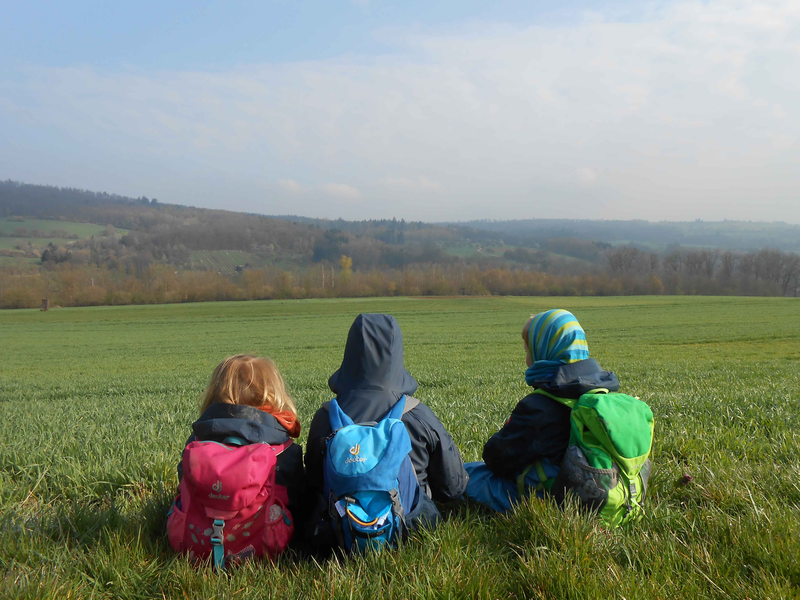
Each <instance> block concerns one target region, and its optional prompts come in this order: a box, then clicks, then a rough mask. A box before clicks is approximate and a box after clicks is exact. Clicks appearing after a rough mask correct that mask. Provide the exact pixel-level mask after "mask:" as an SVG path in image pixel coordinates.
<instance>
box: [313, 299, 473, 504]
mask: <svg viewBox="0 0 800 600" xmlns="http://www.w3.org/2000/svg"><path fill="white" fill-rule="evenodd" d="M328 386H329V387H330V389H331V390H332V391H333V393H334V394H336V399H337V402H338V404H339V406H340V407H341V409H342V410H343V411H344V412H345V413H346V414H347V415H348V416H349V417H350V418H351V419H353V421H355V422H356V423H364V422H368V421H380V420H381V419H382V418H383V417H384V416H385V415H386V413H388V412H389V409H390V408H391V407H392V406H394V405H395V403H396V402H397V401H398V400H399V399H400V398H401V397H402V396H403V395H407V396H411V395H412V394H413V393H414V392H415V391H417V382H416V380H415V379H414V378H413V377H412V376H411V374H410V373H409V372H408V371H406V369H405V367H404V366H403V336H402V334H401V333H400V326H399V325H398V324H397V321H396V320H395V318H394V317H392V316H391V315H382V314H362V315H359V316H358V317H357V318H356V320H355V322H354V323H353V325H352V326H351V327H350V332H349V333H348V335H347V344H346V345H345V350H344V358H343V359H342V365H341V367H340V368H339V369H338V370H337V371H336V372H335V373H334V374H333V375H331V377H330V379H329V380H328ZM403 423H404V424H405V426H406V429H407V430H408V434H409V437H410V438H411V445H412V450H411V455H410V456H411V462H412V464H413V465H414V470H415V471H416V473H417V479H418V480H419V484H420V487H421V488H422V489H423V490H424V491H425V492H426V493H427V494H428V495H429V496H430V497H432V498H433V499H434V500H439V501H442V502H446V501H450V500H455V499H458V498H459V497H460V496H461V494H463V493H464V490H465V489H466V487H467V473H466V471H465V470H464V465H463V463H462V461H461V454H460V453H459V451H458V448H457V447H456V445H455V443H454V442H453V439H452V438H451V437H450V434H449V433H447V430H446V429H445V428H444V425H442V423H441V422H440V421H439V419H438V418H437V417H436V415H435V414H433V411H432V410H431V409H430V408H428V407H427V406H425V405H424V404H422V403H420V404H418V405H417V406H415V407H414V408H413V409H412V410H411V411H409V412H408V413H406V414H404V415H403ZM330 434H331V426H330V421H329V419H328V412H327V411H326V410H325V409H324V408H321V409H319V410H318V411H317V413H316V414H315V415H314V419H313V420H312V421H311V426H310V427H309V431H308V444H307V445H306V474H307V478H308V486H309V488H310V490H314V491H318V492H320V493H321V492H322V487H323V483H322V479H323V476H322V468H323V462H324V457H325V449H326V447H325V438H327V437H328V436H329V435H330Z"/></svg>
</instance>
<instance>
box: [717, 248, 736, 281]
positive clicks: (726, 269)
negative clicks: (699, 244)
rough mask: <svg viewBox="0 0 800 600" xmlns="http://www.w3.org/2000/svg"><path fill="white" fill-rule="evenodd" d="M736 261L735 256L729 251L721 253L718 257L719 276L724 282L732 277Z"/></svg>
mask: <svg viewBox="0 0 800 600" xmlns="http://www.w3.org/2000/svg"><path fill="white" fill-rule="evenodd" d="M736 261H737V257H736V255H735V254H734V253H733V252H731V251H730V250H728V251H727V252H725V253H723V254H722V256H721V257H720V274H721V275H722V278H723V279H725V280H726V281H727V280H730V278H731V277H733V270H734V269H735V268H736Z"/></svg>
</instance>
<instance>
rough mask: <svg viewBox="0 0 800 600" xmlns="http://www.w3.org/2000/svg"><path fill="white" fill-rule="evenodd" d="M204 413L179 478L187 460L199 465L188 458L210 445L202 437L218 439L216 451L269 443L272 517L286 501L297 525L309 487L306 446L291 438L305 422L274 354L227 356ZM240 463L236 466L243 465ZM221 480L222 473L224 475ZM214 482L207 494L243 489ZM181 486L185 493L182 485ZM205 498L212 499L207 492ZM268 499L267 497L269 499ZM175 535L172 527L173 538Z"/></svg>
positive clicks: (289, 518)
mask: <svg viewBox="0 0 800 600" xmlns="http://www.w3.org/2000/svg"><path fill="white" fill-rule="evenodd" d="M200 413H201V414H200V418H199V419H198V420H197V421H195V422H194V423H193V424H192V432H193V433H192V435H191V436H190V437H189V439H188V440H187V442H186V448H185V449H184V460H182V461H181V463H179V464H178V480H179V482H181V481H182V480H183V477H184V468H185V465H186V464H189V465H194V463H192V462H189V463H187V454H188V452H189V451H190V449H192V448H198V447H201V446H202V447H203V449H204V450H205V449H206V446H205V445H201V446H198V444H197V442H218V444H217V445H216V446H215V445H213V444H212V445H211V446H208V448H211V450H217V449H218V448H219V447H220V446H221V445H224V447H223V450H225V449H227V450H230V449H236V448H241V447H248V448H249V449H250V450H251V451H256V450H258V451H263V448H264V447H263V446H261V444H266V445H268V447H269V448H271V449H272V450H273V451H274V452H273V456H274V459H273V458H271V457H269V458H268V461H274V462H271V463H270V464H272V465H273V466H272V468H271V469H270V470H272V471H274V473H275V486H274V489H273V490H272V494H273V496H274V498H275V499H277V501H278V502H276V503H275V504H272V505H271V506H270V507H269V508H270V509H271V512H272V514H271V515H270V517H271V518H269V521H275V520H276V518H277V517H279V516H280V513H281V508H280V505H283V506H285V507H287V508H288V514H286V516H285V519H284V521H286V523H287V524H291V526H292V527H291V529H292V530H293V529H294V526H293V516H292V515H298V514H299V513H300V512H301V511H299V510H298V507H299V506H300V504H301V502H302V499H303V496H304V491H305V475H304V471H303V450H302V448H301V447H300V446H299V445H298V444H295V443H292V440H293V439H296V438H297V437H298V436H299V435H300V422H299V421H298V419H297V409H296V408H295V406H294V403H293V402H292V399H291V397H290V396H289V394H288V393H287V391H286V387H285V385H284V382H283V378H282V377H281V374H280V373H279V372H278V369H277V367H276V366H275V363H274V362H272V360H271V359H269V358H256V357H254V356H248V355H243V354H240V355H237V356H231V357H229V358H226V359H225V360H224V361H222V362H221V363H220V364H219V365H218V366H217V368H216V369H214V373H213V374H212V375H211V381H210V383H209V385H208V388H207V389H206V392H205V395H204V396H203V400H202V403H201V407H200ZM245 453H247V451H245ZM227 456H232V455H230V454H228V455H227ZM264 460H265V459H264V457H263V456H261V457H260V458H259V459H258V461H256V463H254V465H255V466H254V467H253V468H255V469H259V468H261V469H262V470H263V468H264V467H263V465H265V464H267V463H264ZM240 462H241V461H240ZM239 464H240V463H237V464H236V465H235V466H237V468H238V466H239ZM212 466H213V465H212ZM195 468H196V467H195ZM221 469H222V470H221V472H222V473H223V474H224V473H225V472H226V468H225V467H221ZM227 471H230V469H227ZM198 472H199V471H198ZM248 477H249V474H248ZM220 479H223V478H222V477H221V476H220ZM245 479H247V477H246V478H245ZM243 481H244V480H243ZM214 483H215V484H216V485H212V487H213V491H212V492H211V494H212V495H210V496H208V497H209V498H212V500H213V499H214V492H218V493H217V494H216V497H220V496H222V497H223V498H225V499H228V498H229V495H231V494H235V493H238V492H239V491H240V490H236V489H234V490H230V491H229V490H224V491H222V492H220V490H219V489H218V487H219V486H221V485H222V481H219V480H218V481H216V482H212V484H214ZM226 485H227V484H226ZM243 485H244V486H245V487H246V486H247V485H250V486H252V485H253V481H252V478H251V480H250V482H249V483H244V484H243ZM181 491H182V494H183V491H184V486H183V485H181ZM187 493H188V491H187ZM202 494H205V492H202ZM225 494H228V495H225ZM179 499H180V496H179ZM235 499H236V496H234V500H235ZM203 500H205V501H206V502H207V499H206V498H205V497H204V498H203ZM231 502H233V500H231ZM269 502H270V501H267V504H269ZM184 504H185V502H184ZM185 508H186V507H185V506H184V509H185ZM227 508H230V507H227ZM178 509H180V506H178ZM171 514H172V511H171ZM272 517H275V518H272ZM190 527H191V526H190ZM168 528H170V527H169V526H168ZM170 529H171V528H170ZM187 535H188V534H187ZM244 535H247V534H244ZM289 535H291V534H289ZM172 537H173V535H172V531H171V538H170V541H171V542H172ZM229 537H231V536H229ZM201 539H202V538H201ZM286 541H287V542H288V540H286ZM174 546H175V544H173V547H174ZM180 549H181V548H176V550H180Z"/></svg>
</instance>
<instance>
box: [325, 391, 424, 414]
mask: <svg viewBox="0 0 800 600" xmlns="http://www.w3.org/2000/svg"><path fill="white" fill-rule="evenodd" d="M403 398H405V399H406V402H405V405H404V407H403V414H404V415H407V414H408V413H410V412H411V411H412V410H414V409H415V408H417V406H419V404H420V402H419V399H418V398H414V396H406V395H405V394H403V397H402V398H400V400H402V399H403ZM334 400H335V398H334ZM334 400H328V401H327V402H323V403H322V408H323V409H324V410H326V411H327V412H328V414H330V412H331V402H333V401H334ZM398 402H399V401H398ZM337 406H338V404H337ZM395 406H397V404H395ZM392 408H394V407H392ZM339 410H340V411H341V410H342V409H341V408H340V409H339ZM342 412H344V411H342ZM390 412H391V411H390Z"/></svg>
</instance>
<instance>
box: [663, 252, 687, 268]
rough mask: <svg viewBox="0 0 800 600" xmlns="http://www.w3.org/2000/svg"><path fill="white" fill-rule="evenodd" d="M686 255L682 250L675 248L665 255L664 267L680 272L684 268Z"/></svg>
mask: <svg viewBox="0 0 800 600" xmlns="http://www.w3.org/2000/svg"><path fill="white" fill-rule="evenodd" d="M683 261H684V255H683V252H682V251H681V250H674V251H672V252H670V253H669V254H667V255H666V256H665V257H664V269H665V270H667V271H671V272H673V273H680V272H681V269H682V268H683Z"/></svg>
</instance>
